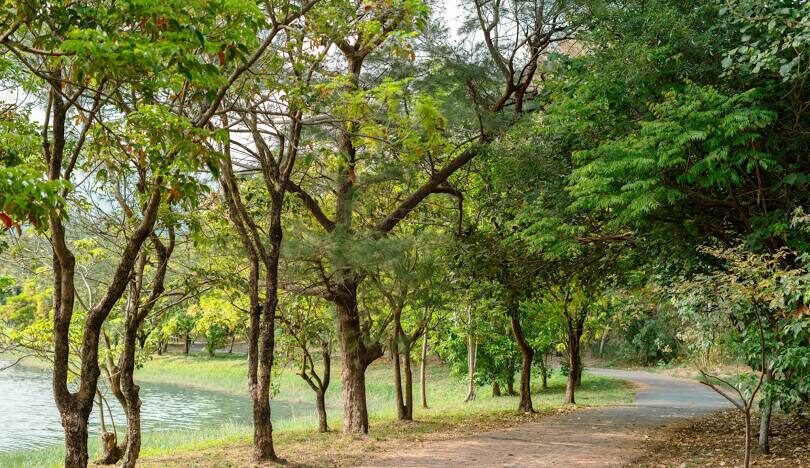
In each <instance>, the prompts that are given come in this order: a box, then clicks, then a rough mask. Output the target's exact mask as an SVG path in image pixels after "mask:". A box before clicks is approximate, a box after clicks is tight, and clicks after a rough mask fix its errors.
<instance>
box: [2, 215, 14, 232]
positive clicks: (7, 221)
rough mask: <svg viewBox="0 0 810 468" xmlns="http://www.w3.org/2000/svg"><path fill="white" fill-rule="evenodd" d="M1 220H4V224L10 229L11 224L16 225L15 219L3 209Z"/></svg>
mask: <svg viewBox="0 0 810 468" xmlns="http://www.w3.org/2000/svg"><path fill="white" fill-rule="evenodd" d="M0 221H3V224H4V225H5V226H6V229H9V228H10V227H11V226H14V221H13V220H12V219H11V217H10V216H9V215H7V214H5V213H4V212H2V211H0Z"/></svg>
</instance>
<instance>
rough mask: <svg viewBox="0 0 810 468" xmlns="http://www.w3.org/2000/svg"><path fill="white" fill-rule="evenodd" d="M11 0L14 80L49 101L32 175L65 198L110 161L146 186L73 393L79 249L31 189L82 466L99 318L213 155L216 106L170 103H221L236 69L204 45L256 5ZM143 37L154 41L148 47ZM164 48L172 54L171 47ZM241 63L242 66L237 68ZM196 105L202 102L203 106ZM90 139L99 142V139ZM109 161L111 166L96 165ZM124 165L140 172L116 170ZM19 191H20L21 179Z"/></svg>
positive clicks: (236, 37) (230, 34)
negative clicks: (164, 210)
mask: <svg viewBox="0 0 810 468" xmlns="http://www.w3.org/2000/svg"><path fill="white" fill-rule="evenodd" d="M12 3H13V7H12V5H7V6H8V8H6V9H4V11H3V13H2V16H0V25H1V26H0V30H2V31H3V32H2V33H0V42H2V46H3V48H4V49H5V50H7V51H9V52H10V54H11V55H10V56H9V57H12V58H10V59H4V61H5V63H11V64H13V69H14V70H15V71H19V72H20V73H19V74H18V75H17V76H18V77H20V78H19V79H17V82H19V83H20V85H22V86H27V87H29V89H32V91H33V92H34V94H36V95H37V96H38V97H39V98H40V99H41V100H42V102H45V103H46V105H45V110H46V112H45V121H44V123H43V125H42V130H43V131H42V132H41V133H39V137H38V140H37V146H39V147H40V148H42V150H41V152H39V158H38V159H39V161H40V163H38V165H37V166H33V169H35V170H36V169H41V172H39V173H38V174H37V177H42V176H44V179H45V180H47V181H48V183H49V185H47V186H46V188H48V189H49V190H51V193H56V194H58V195H59V196H61V198H62V199H66V198H69V196H76V195H77V194H78V193H79V192H78V191H77V190H76V186H75V184H76V183H79V182H80V181H81V180H85V181H91V183H92V181H97V180H103V179H105V178H106V175H105V174H104V172H105V171H106V172H107V173H108V174H109V175H110V177H111V178H113V179H115V178H117V180H118V181H119V183H122V184H129V185H127V187H128V188H129V187H131V188H132V192H133V193H137V194H138V197H139V203H138V206H137V210H138V211H137V212H136V215H135V218H134V219H133V220H132V222H131V224H130V225H129V227H128V229H127V234H126V241H125V242H123V244H124V245H125V248H124V249H123V250H122V251H121V256H120V261H119V262H118V264H117V266H116V268H115V270H114V274H113V275H112V276H111V277H110V282H109V287H108V288H106V291H105V292H104V294H103V295H102V296H101V298H100V299H99V300H98V301H97V302H96V303H95V304H93V305H92V307H90V308H89V310H88V311H87V315H86V317H85V318H84V320H83V321H82V322H81V323H83V325H84V330H83V337H82V345H81V349H80V359H81V372H80V384H79V388H78V391H76V392H71V391H70V389H69V388H68V385H67V379H68V361H69V354H70V348H69V335H70V331H71V323H78V322H75V321H74V320H73V318H74V303H75V285H74V278H75V256H74V254H73V252H72V251H71V249H70V247H69V245H68V241H67V240H68V237H67V231H66V224H65V222H64V220H65V218H66V217H67V216H68V215H69V213H70V208H69V207H65V206H63V205H61V204H59V203H56V204H54V203H50V202H49V201H51V200H52V198H53V197H49V196H47V194H48V193H49V192H48V191H47V190H46V191H43V192H41V193H44V194H46V196H45V197H42V196H41V195H40V194H37V195H36V196H35V197H33V198H34V200H42V201H43V202H44V203H45V204H46V205H47V209H45V210H41V211H39V212H38V213H39V219H36V218H31V219H32V220H33V221H35V222H34V223H33V224H34V225H36V226H38V227H40V229H42V230H43V231H47V234H48V237H49V239H50V242H51V244H52V245H53V253H54V257H53V258H54V262H53V271H54V301H53V302H54V310H55V311H54V318H53V320H54V332H53V345H54V358H55V359H54V377H53V381H54V397H55V400H56V403H57V407H58V409H59V412H60V414H61V416H62V424H63V426H64V430H65V447H66V450H65V465H66V466H71V467H73V466H84V465H86V464H87V418H88V415H89V413H90V410H91V408H92V405H93V401H94V398H95V395H96V387H97V381H98V376H99V372H100V371H99V364H98V342H99V336H100V332H101V327H102V325H103V323H104V321H105V320H106V318H107V317H108V315H109V314H110V312H111V310H112V308H113V307H114V306H115V304H116V302H117V301H118V300H119V299H120V298H121V296H122V294H123V293H124V291H125V289H126V287H127V279H128V278H129V276H130V275H131V273H132V271H133V268H134V265H135V263H136V261H137V258H138V255H139V252H140V250H141V247H142V245H143V243H144V242H145V241H146V239H147V238H148V237H149V235H150V233H151V232H153V227H154V223H155V220H156V219H157V213H158V210H159V208H160V206H161V204H162V203H163V201H164V200H165V199H166V198H168V199H169V201H170V202H175V201H177V200H179V199H180V198H181V197H182V196H183V194H184V192H187V191H188V190H194V187H195V186H196V183H195V182H194V181H193V180H192V179H190V178H189V177H187V174H188V172H189V171H191V172H193V171H195V170H196V169H198V168H199V167H205V166H206V164H210V163H211V159H210V153H207V152H206V151H205V150H204V144H203V141H204V140H205V139H206V138H207V137H208V132H207V131H204V130H201V129H202V128H203V127H205V126H206V125H207V123H208V122H209V120H210V118H211V112H209V109H210V108H205V109H204V110H202V111H200V113H199V114H198V115H196V116H195V118H194V119H186V118H181V117H177V116H176V114H175V113H173V111H176V110H177V109H178V108H179V109H185V103H186V99H192V100H196V98H198V97H201V96H203V95H205V94H209V93H213V95H212V96H213V101H214V102H216V101H219V100H221V99H222V97H221V95H222V94H224V90H226V89H227V88H228V86H230V84H232V82H233V80H230V81H225V82H224V81H223V80H220V79H219V78H220V77H221V73H222V71H221V70H220V69H218V68H217V67H215V66H212V65H211V64H209V63H207V61H208V56H207V54H206V52H207V51H209V50H217V49H220V47H221V48H222V49H224V48H225V47H226V45H228V44H231V45H234V44H237V43H238V44H240V45H242V46H244V45H245V44H248V43H250V41H252V40H254V39H253V37H255V36H254V35H253V31H252V30H251V27H250V26H252V25H253V24H254V22H253V17H254V13H255V9H254V8H252V7H251V6H250V5H249V4H245V3H229V4H227V5H224V4H217V5H210V8H193V7H192V8H189V6H190V5H189V4H188V3H187V2H175V3H171V2H170V3H168V4H167V3H165V2H164V3H161V4H138V5H137V6H130V5H122V4H120V3H114V2H113V3H109V2H107V3H105V4H103V5H93V6H92V7H87V8H79V9H77V8H75V6H74V5H73V4H62V3H43V4H37V5H30V4H28V3H20V2H12ZM226 16H228V17H230V20H231V21H234V19H236V24H242V25H245V26H240V27H235V28H228V30H227V31H226V32H225V35H226V37H223V36H222V33H223V32H222V31H220V30H218V29H217V27H216V25H218V24H220V19H221V18H224V17H226ZM192 25H193V26H192ZM144 43H150V44H151V47H149V48H143V47H142V44H144ZM135 50H142V51H143V50H146V51H147V52H145V53H140V52H137V53H136V52H134V51H135ZM167 50H171V51H172V52H173V53H172V54H165V53H164V52H165V51H167ZM54 58H56V59H54ZM4 70H7V68H4ZM243 71H244V69H242V70H241V71H240V70H239V69H236V70H234V74H235V75H236V76H238V75H240V74H241V73H242V72H243ZM181 76H185V77H186V78H187V81H186V80H185V79H183V78H180V77H181ZM10 79H11V80H12V81H14V80H15V79H16V78H14V77H10ZM181 90H182V91H183V92H182V93H181ZM122 91H124V92H122ZM164 92H165V93H166V94H169V95H172V96H175V98H174V99H173V100H170V101H168V103H165V104H166V105H165V106H163V105H161V104H162V103H159V102H158V101H159V100H160V96H161V95H162V93H164ZM181 94H182V95H183V97H182V98H181V99H178V97H179V95H181ZM189 108H194V110H198V109H199V106H189ZM194 110H191V112H194ZM112 127H115V128H119V129H121V130H123V132H122V134H121V135H114V134H112V133H111V132H110V128H112ZM95 145H97V146H96V148H99V146H101V147H102V150H100V151H99V150H98V149H94V148H93V146H95ZM105 162H106V167H105V165H104V164H100V163H105ZM77 169H78V170H80V171H88V172H89V173H90V177H82V178H81V179H80V178H78V177H77ZM129 171H133V172H135V173H136V174H137V175H138V177H136V178H127V177H120V176H122V175H123V174H125V173H128V172H129ZM129 173H131V172H129ZM118 177H120V178H118ZM108 187H109V186H108ZM12 193H13V194H14V196H16V195H17V194H21V192H20V191H19V190H15V191H13V192H12ZM32 206H33V207H36V206H37V205H36V203H34V204H33V205H32ZM14 209H16V208H14ZM12 211H13V210H12ZM28 211H31V210H30V209H29V210H28ZM32 213H34V211H32ZM46 226H47V227H46Z"/></svg>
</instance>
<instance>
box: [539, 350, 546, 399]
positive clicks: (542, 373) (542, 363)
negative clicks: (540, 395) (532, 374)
mask: <svg viewBox="0 0 810 468" xmlns="http://www.w3.org/2000/svg"><path fill="white" fill-rule="evenodd" d="M540 378H541V379H542V389H543V390H547V389H548V366H547V365H546V353H541V354H540Z"/></svg>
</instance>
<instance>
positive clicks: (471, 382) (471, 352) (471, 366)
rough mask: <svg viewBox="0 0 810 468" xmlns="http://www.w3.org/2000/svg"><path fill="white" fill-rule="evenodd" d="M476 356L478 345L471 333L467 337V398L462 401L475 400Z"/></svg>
mask: <svg viewBox="0 0 810 468" xmlns="http://www.w3.org/2000/svg"><path fill="white" fill-rule="evenodd" d="M477 354H478V343H477V342H476V339H475V337H473V335H472V333H470V334H469V335H467V396H466V398H464V401H465V402H467V401H473V400H475V361H476V357H477Z"/></svg>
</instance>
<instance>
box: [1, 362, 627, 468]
mask: <svg viewBox="0 0 810 468" xmlns="http://www.w3.org/2000/svg"><path fill="white" fill-rule="evenodd" d="M244 360H245V358H244V356H223V357H215V358H213V359H212V358H208V357H202V356H164V357H155V359H153V360H151V361H149V362H147V363H146V364H145V365H144V367H143V368H141V369H138V371H137V372H136V380H137V381H138V382H141V383H143V384H144V386H145V387H146V386H147V384H166V385H178V386H182V387H192V388H197V389H202V390H206V391H211V392H221V393H225V394H228V395H232V396H233V397H234V398H244V400H245V402H246V404H249V401H248V399H247V397H246V396H247V385H246V371H245V362H244ZM334 365H335V369H339V363H335V364H334ZM367 376H368V382H367V390H368V406H369V413H370V418H371V436H369V437H367V438H360V440H358V441H357V442H356V443H355V442H351V441H352V440H354V438H352V437H349V439H346V437H347V436H342V435H341V434H339V433H337V432H330V433H328V434H318V433H317V432H316V431H315V427H316V420H315V415H314V410H312V408H313V407H314V405H313V401H314V394H313V393H312V391H311V390H310V389H309V387H308V386H307V385H306V383H305V382H304V381H303V380H302V379H301V378H300V377H298V376H297V375H295V373H294V372H293V371H292V370H291V369H284V370H282V371H281V372H279V373H278V374H276V375H274V382H275V386H276V394H275V395H274V399H275V400H276V401H283V402H286V403H289V404H290V405H291V408H298V410H294V411H292V413H291V414H290V415H289V417H287V418H286V419H284V420H281V421H274V426H275V429H276V431H277V432H276V433H277V443H278V451H279V453H280V454H281V455H282V456H283V457H285V458H289V459H291V460H295V461H296V462H299V460H310V461H311V462H312V463H315V464H317V461H318V460H321V461H322V462H323V463H325V464H329V463H330V462H329V460H330V458H329V457H334V459H335V460H337V459H344V458H350V457H351V454H350V453H349V452H351V451H352V450H356V451H357V452H358V454H362V453H363V452H364V451H366V450H378V449H379V447H377V445H379V444H385V443H390V441H392V440H393V441H398V442H397V443H405V444H407V443H418V442H419V441H420V440H423V439H424V438H430V439H431V440H433V438H442V437H445V438H449V437H456V436H458V435H460V434H466V433H472V432H480V431H482V430H488V429H493V428H501V427H509V426H511V425H516V424H520V423H523V422H526V421H527V420H532V418H537V417H540V416H534V415H530V416H523V415H517V414H516V413H515V411H514V408H515V407H516V406H517V397H514V396H504V397H492V396H491V391H490V389H489V388H481V389H479V396H478V398H477V399H476V400H475V401H473V402H471V403H466V404H465V403H463V402H462V399H463V397H464V394H465V390H466V388H465V384H464V382H463V380H462V379H460V378H458V377H456V376H452V375H450V371H449V369H448V368H447V367H446V366H444V365H442V364H440V363H438V362H431V364H430V365H429V366H428V379H427V380H428V390H427V393H428V403H429V405H430V408H429V409H421V408H419V407H417V408H415V414H414V417H415V419H416V420H417V422H415V423H409V424H401V423H397V422H394V420H395V417H396V414H395V408H394V407H393V405H392V402H393V399H394V389H393V385H392V383H391V380H392V378H391V370H390V366H389V363H388V361H387V360H380V361H378V362H377V363H375V364H374V365H372V366H371V367H370V368H369V370H368V374H367ZM332 381H333V383H332V385H331V386H330V388H329V391H328V392H327V411H328V413H329V423H330V427H331V428H334V429H339V427H340V416H341V400H340V391H341V389H340V379H339V375H335V376H334V377H333V380H332ZM564 388H565V384H564V378H563V376H561V375H559V374H557V375H555V376H553V377H552V379H551V380H550V388H549V389H548V390H544V391H539V382H536V383H535V389H536V390H537V393H536V394H535V395H534V400H535V406H536V407H537V408H538V409H540V410H541V412H542V413H543V414H548V413H549V412H555V411H557V409H559V408H561V407H562V405H561V402H562V401H563V394H564ZM417 392H418V390H417ZM632 398H633V390H632V388H631V387H630V386H629V385H627V384H625V383H623V382H620V381H616V380H612V379H607V378H603V377H595V376H590V375H586V378H585V381H584V383H583V388H582V390H581V391H580V393H579V395H578V401H579V402H580V404H581V405H590V406H599V405H609V404H617V403H626V402H629V401H631V400H632ZM301 408H306V409H307V410H301ZM527 418H529V419H527ZM121 423H122V422H119V424H121ZM251 433H252V428H251V427H250V425H249V421H244V422H242V423H232V422H229V423H223V424H220V425H217V424H212V425H210V426H209V427H205V428H202V429H199V430H194V431H188V430H175V431H172V430H167V431H160V432H152V433H146V434H145V436H144V443H143V451H142V454H143V458H144V460H143V461H144V463H148V464H152V465H153V466H158V465H161V466H164V465H167V464H177V465H189V464H196V463H198V462H199V461H200V460H205V461H206V463H207V462H208V461H212V462H213V461H215V460H219V461H220V463H219V464H220V465H221V464H223V463H224V462H225V461H226V460H231V459H233V460H234V462H235V463H237V464H239V460H240V458H239V457H240V456H244V454H242V455H240V454H241V453H242V452H245V453H247V454H248V455H249V453H250V451H249V449H248V448H249V441H250V437H251ZM350 442H351V443H350ZM97 447H98V446H97V443H96V441H95V440H91V459H92V458H93V457H95V456H97V453H98V452H97ZM338 447H343V448H342V449H340V450H343V451H342V452H335V450H338ZM347 451H348V452H347ZM61 452H62V448H61V447H52V448H48V449H40V450H27V451H19V452H12V453H6V454H0V466H58V465H59V464H60V462H61ZM196 457H199V458H196ZM195 460H196V461H195ZM214 464H217V463H214Z"/></svg>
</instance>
